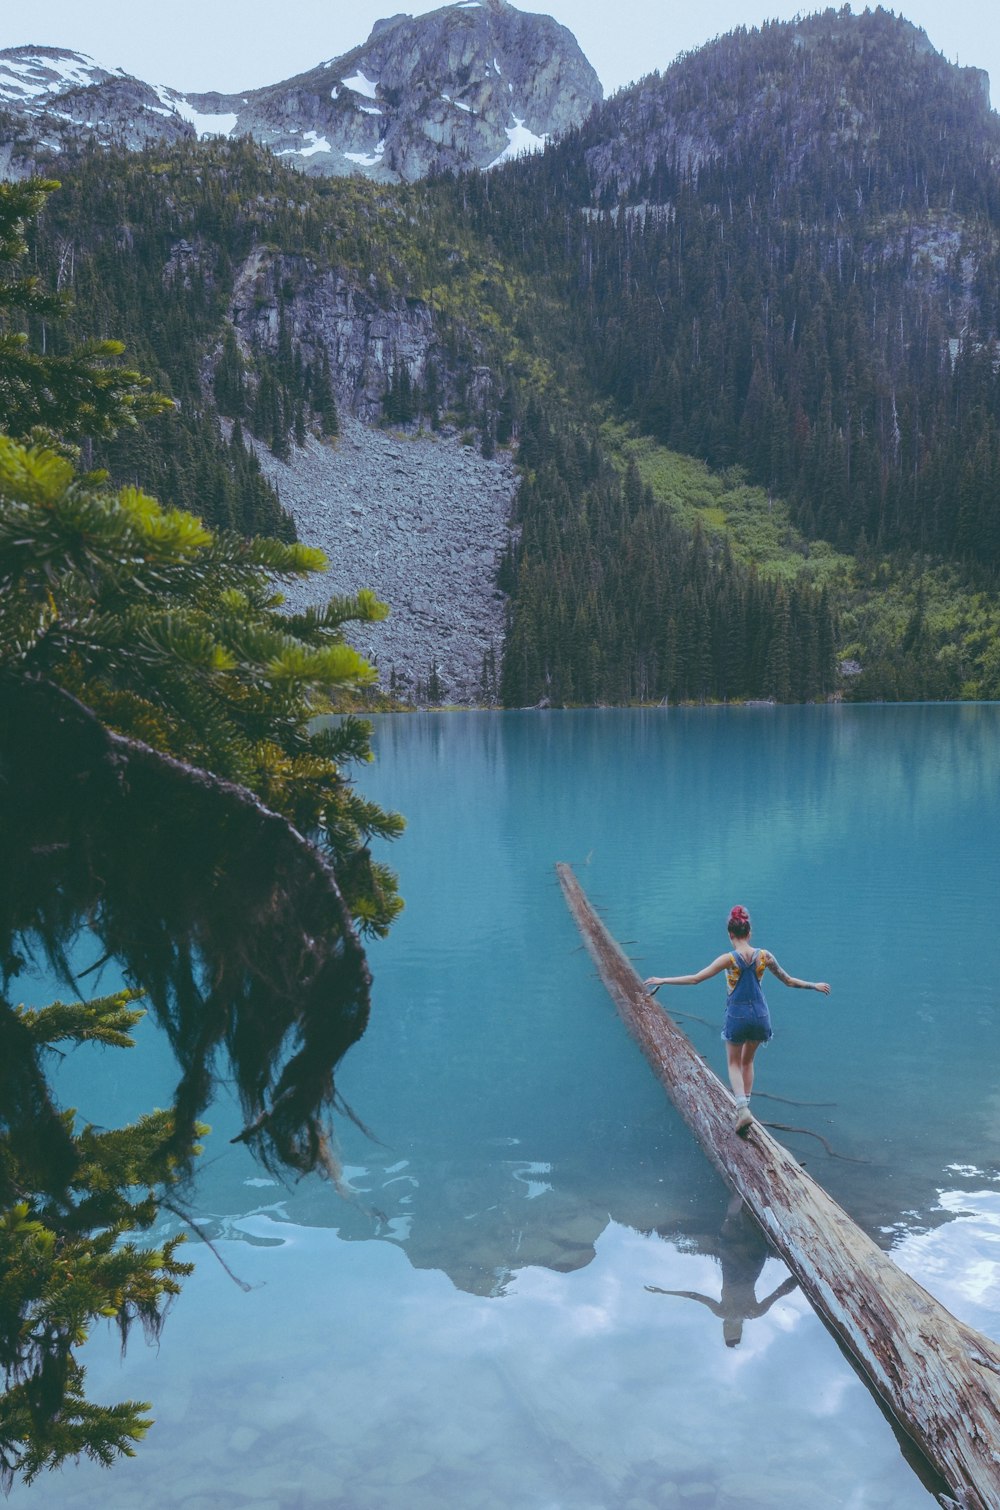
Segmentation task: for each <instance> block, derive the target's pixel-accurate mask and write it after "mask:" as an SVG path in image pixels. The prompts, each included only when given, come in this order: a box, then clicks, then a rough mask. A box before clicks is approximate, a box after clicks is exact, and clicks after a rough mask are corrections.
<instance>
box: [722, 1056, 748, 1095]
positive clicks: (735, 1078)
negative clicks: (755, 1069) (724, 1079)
mask: <svg viewBox="0 0 1000 1510" xmlns="http://www.w3.org/2000/svg"><path fill="white" fill-rule="evenodd" d="M748 1047H751V1045H748V1044H745V1043H727V1044H726V1068H727V1069H728V1071H729V1084H730V1085H731V1086H732V1088H733V1095H734V1096H745V1095H746V1094H747V1093H746V1091H745V1090H744V1089H743V1078H744V1077H743V1050H744V1049H745V1048H748ZM750 1078H751V1080H752V1079H753V1076H752V1075H751V1077H750Z"/></svg>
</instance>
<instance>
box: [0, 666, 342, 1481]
mask: <svg viewBox="0 0 1000 1510" xmlns="http://www.w3.org/2000/svg"><path fill="white" fill-rule="evenodd" d="M0 846H2V852H3V855H4V862H5V863H4V866H3V868H2V870H0V969H2V973H3V985H4V990H5V993H6V994H5V995H4V996H3V997H0V1368H2V1371H3V1379H4V1386H5V1393H4V1395H3V1396H2V1398H0V1477H2V1479H3V1481H4V1482H5V1483H6V1484H7V1485H8V1486H9V1484H10V1483H11V1482H12V1480H13V1478H14V1477H15V1476H16V1475H18V1474H21V1475H24V1476H25V1477H27V1478H30V1477H32V1476H34V1475H35V1474H36V1473H37V1472H39V1471H41V1470H42V1469H43V1468H45V1467H51V1466H55V1465H57V1464H58V1463H60V1462H62V1461H64V1460H65V1459H66V1458H67V1457H71V1456H75V1455H77V1454H80V1453H84V1454H87V1455H90V1456H92V1457H94V1458H96V1459H97V1460H99V1461H102V1462H110V1461H112V1460H113V1459H114V1458H115V1456H116V1455H118V1454H120V1453H123V1452H124V1453H130V1452H131V1451H132V1443H133V1442H134V1441H135V1440H137V1439H138V1438H139V1437H141V1436H142V1435H143V1433H144V1432H145V1430H146V1429H147V1428H148V1425H149V1421H148V1418H147V1417H146V1415H145V1412H146V1411H147V1410H148V1408H149V1407H148V1406H145V1405H143V1404H142V1403H140V1402H134V1401H130V1402H124V1403H123V1404H121V1405H118V1406H114V1407H98V1406H94V1405H92V1404H90V1403H89V1402H88V1401H87V1400H86V1398H85V1396H84V1393H83V1380H84V1371H83V1368H82V1367H81V1365H80V1364H79V1362H78V1360H77V1357H76V1351H77V1350H78V1349H79V1347H80V1346H81V1345H82V1343H83V1342H84V1341H85V1340H86V1335H87V1331H88V1327H89V1325H90V1324H91V1323H92V1322H93V1321H95V1320H96V1319H97V1318H98V1317H101V1316H106V1317H109V1318H112V1319H114V1320H115V1321H116V1323H117V1325H118V1327H119V1329H120V1332H121V1336H122V1342H123V1345H124V1342H125V1339H126V1338H127V1336H128V1333H129V1330H130V1328H131V1326H132V1325H133V1324H134V1323H135V1322H137V1321H138V1322H139V1323H140V1324H141V1325H142V1326H143V1328H144V1329H145V1330H146V1332H147V1334H156V1333H157V1332H158V1330H159V1328H160V1326H161V1325H162V1322H163V1317H164V1314H165V1310H166V1307H167V1306H168V1304H169V1302H170V1299H171V1298H172V1296H173V1295H174V1294H176V1293H177V1290H178V1288H179V1281H180V1279H181V1278H182V1277H183V1275H184V1273H185V1272H187V1270H188V1267H189V1266H187V1265H185V1264H182V1263H180V1262H179V1260H178V1259H177V1257H176V1254H175V1248H176V1246H177V1244H176V1241H174V1242H171V1243H168V1244H166V1245H165V1246H163V1247H161V1248H157V1249H151V1248H144V1247H143V1246H142V1245H141V1243H137V1242H136V1241H135V1235H136V1234H139V1233H141V1232H143V1231H146V1230H148V1229H149V1228H150V1227H151V1226H152V1225H153V1223H154V1221H155V1220H156V1216H157V1210H158V1198H160V1199H162V1197H163V1195H164V1193H165V1191H166V1190H167V1189H168V1188H169V1187H170V1186H172V1185H174V1184H176V1183H177V1181H179V1180H182V1179H183V1178H184V1177H185V1176H187V1175H188V1174H189V1173H190V1172H191V1169H192V1167H193V1164H194V1160H195V1157H196V1155H197V1152H198V1141H197V1140H198V1137H199V1134H200V1133H201V1132H202V1131H203V1130H204V1129H203V1128H202V1127H201V1125H200V1123H199V1120H198V1119H199V1116H200V1114H201V1113H202V1112H203V1111H204V1108H205V1107H206V1106H207V1104H208V1102H209V1099H210V1097H211V1094H212V1091H213V1087H214V1083H215V1077H216V1074H217V1073H225V1074H226V1075H227V1077H229V1078H231V1079H232V1080H233V1082H234V1083H235V1086H236V1089H237V1092H238V1095H239V1098H240V1103H241V1106H242V1110H243V1114H244V1118H245V1126H244V1129H243V1131H242V1133H241V1134H240V1135H239V1136H240V1138H241V1139H242V1140H243V1141H245V1142H247V1143H248V1144H250V1145H251V1146H252V1147H253V1149H254V1151H255V1152H256V1153H257V1155H258V1157H260V1158H261V1159H262V1160H263V1162H264V1163H265V1164H267V1165H268V1166H269V1167H271V1168H272V1169H277V1168H285V1169H288V1168H290V1169H293V1170H295V1171H300V1172H305V1171H308V1170H311V1169H315V1168H317V1167H319V1168H326V1169H327V1170H330V1171H332V1167H333V1159H332V1155H331V1151H330V1145H329V1139H328V1121H329V1116H330V1113H331V1111H332V1110H333V1108H334V1106H335V1104H336V1090H335V1085H334V1069H335V1067H336V1065H337V1063H338V1061H339V1060H340V1058H341V1057H342V1055H343V1054H344V1052H345V1051H346V1050H347V1048H349V1047H350V1045H351V1044H352V1043H354V1042H355V1041H356V1040H357V1039H358V1038H359V1037H360V1036H361V1034H362V1033H363V1032H364V1029H365V1026H366V1023H367V1019H368V1010H369V985H370V978H369V973H368V968H367V964H366V961H365V957H364V953H363V950H362V948H361V946H360V943H359V941H358V939H357V936H356V934H355V932H354V929H353V927H352V923H351V919H350V916H349V913H348V910H347V908H346V907H345V904H344V901H343V898H342V896H341V893H340V890H339V888H338V886H337V882H336V880H335V878H334V875H333V873H332V871H331V870H330V868H329V867H328V866H327V865H326V863H325V862H324V861H323V859H322V858H321V856H320V855H319V854H318V853H317V851H316V850H315V849H314V848H313V847H312V846H311V845H310V844H308V843H307V842H306V841H305V840H304V839H303V838H302V837H301V835H299V834H298V833H296V831H295V830H294V829H293V828H292V827H291V826H290V825H289V824H288V823H287V822H286V821H285V820H284V819H283V818H281V817H279V816H277V815H275V814H274V813H271V812H269V811H268V810H267V809H266V808H264V807H263V806H262V805H261V804H260V803H259V802H258V801H257V800H256V799H255V798H254V797H253V796H252V795H251V794H249V793H248V792H246V791H245V790H244V789H242V788H240V787H236V786H233V785H230V784H228V783H226V782H223V781H221V780H219V779H217V778H215V777H212V776H209V775H207V774H206V773H205V772H203V771H199V770H196V769H194V768H192V767H189V766H186V765H184V764H183V763H182V762H180V761H176V760H172V759H170V758H168V757H166V756H163V755H161V754H158V753H156V752H155V751H152V750H149V749H147V748H146V747H145V746H143V745H140V744H138V743H136V742H135V741H131V740H125V739H122V738H119V737H118V736H115V735H113V734H109V733H108V732H107V730H106V729H104V727H103V726H102V725H101V724H100V723H98V721H97V720H96V719H95V718H94V717H93V715H92V714H90V712H89V711H88V710H87V709H86V708H84V707H83V706H82V705H81V704H79V703H77V702H75V701H74V699H73V698H71V697H70V696H68V695H67V694H66V693H63V692H60V691H58V690H57V689H56V688H54V687H52V686H51V685H46V684H34V685H33V684H23V683H22V684H21V685H14V684H11V683H3V682H0ZM84 927H86V928H87V929H89V931H90V932H91V934H92V935H93V936H95V937H96V938H97V939H98V940H99V941H100V943H101V946H102V947H103V950H104V958H105V959H113V960H115V961H116V962H117V963H118V965H119V966H120V968H121V969H122V970H123V971H124V974H125V977H126V979H128V980H130V981H132V982H133V983H134V985H135V987H136V988H137V991H139V992H141V993H142V995H143V996H144V997H145V1001H146V1002H147V1003H148V1005H149V1007H150V1008H151V1009H152V1011H153V1012H154V1014H155V1015H156V1017H157V1019H158V1020H159V1021H160V1023H161V1024H162V1025H163V1027H164V1028H165V1030H166V1033H167V1035H168V1037H169V1040H170V1043H171V1046H172V1048H173V1051H174V1053H175V1055H176V1058H177V1061H178V1065H179V1069H180V1078H179V1081H178V1085H177V1089H176V1094H175V1099H174V1105H173V1107H172V1108H171V1109H170V1110H169V1111H167V1112H157V1113H154V1114H151V1115H150V1116H147V1117H144V1118H142V1119H140V1121H139V1122H137V1123H134V1124H132V1125H130V1126H128V1127H125V1128H120V1129H116V1130H113V1131H110V1132H105V1131H97V1130H95V1129H92V1128H79V1127H77V1126H75V1124H74V1119H73V1116H72V1114H71V1113H69V1112H66V1111H64V1110H63V1109H61V1108H60V1107H58V1106H57V1105H56V1103H55V1100H54V1098H53V1095H52V1093H51V1090H50V1087H49V1085H48V1082H47V1078H46V1073H45V1059H46V1055H47V1054H48V1053H50V1052H51V1046H52V1044H53V1043H54V1042H56V1041H59V1040H65V1041H70V1042H73V1041H82V1040H87V1039H89V1040H93V1041H97V1042H103V1043H106V1044H113V1045H118V1046H121V1047H123V1048H127V1047H128V1045H129V1043H130V1035H129V1029H130V1027H131V1026H133V1025H134V1023H135V1022H136V1020H137V1019H138V1017H139V1016H140V1015H141V1012H140V1011H138V1010H137V1009H136V1008H135V1007H134V1006H133V1005H132V999H133V997H134V994H135V993H131V992H126V993H121V994H119V995H117V996H115V997H108V998H102V999H99V1000H98V1001H96V1002H93V1003H90V1004H81V1003H79V1002H77V1003H75V1004H71V1005H69V1006H63V1005H61V1004H59V1005H58V1006H53V1007H51V1008H49V1009H46V1010H43V1011H41V1012H38V1013H27V1012H25V1011H23V1010H19V1009H18V1008H17V1007H16V1006H14V1005H13V1004H12V1001H11V999H10V998H11V996H12V990H11V982H12V981H13V980H15V979H16V977H17V975H18V974H19V972H20V971H21V970H22V969H23V968H24V967H25V964H26V962H27V961H28V960H36V961H39V962H44V963H45V964H46V965H47V966H48V968H49V969H50V970H51V971H53V972H54V973H55V974H56V975H57V976H58V977H59V978H61V979H62V980H64V981H65V982H66V983H67V986H69V987H70V988H71V990H72V991H73V992H74V994H76V993H78V991H79V986H78V983H77V981H76V980H75V979H74V974H73V969H72V966H71V963H70V953H71V950H72V946H73V943H74V940H75V939H76V938H77V937H78V936H79V934H80V932H81V930H82V929H83V928H84ZM126 1234H132V1236H131V1238H128V1239H127V1238H126Z"/></svg>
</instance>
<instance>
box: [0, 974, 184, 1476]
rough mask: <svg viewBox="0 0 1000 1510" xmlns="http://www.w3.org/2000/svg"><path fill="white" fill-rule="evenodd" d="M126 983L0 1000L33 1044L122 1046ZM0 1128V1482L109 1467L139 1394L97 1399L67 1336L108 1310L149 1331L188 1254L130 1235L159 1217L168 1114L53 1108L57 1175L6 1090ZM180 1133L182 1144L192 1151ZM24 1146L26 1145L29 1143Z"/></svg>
mask: <svg viewBox="0 0 1000 1510" xmlns="http://www.w3.org/2000/svg"><path fill="white" fill-rule="evenodd" d="M135 996H136V993H135V992H132V991H123V992H118V993H116V994H115V995H113V996H108V997H102V998H99V999H97V1000H94V1001H89V1002H79V1003H75V1004H73V1003H63V1002H54V1003H53V1004H52V1005H51V1006H49V1007H46V1008H43V1009H41V1010H39V1011H30V1012H29V1011H27V1010H26V1009H24V1008H23V1007H21V1008H16V1009H12V1008H11V1007H10V1005H9V1004H8V1003H6V1002H3V1001H2V1000H0V1011H2V1012H4V1013H5V1014H7V1015H8V1020H9V1022H10V1026H11V1027H13V1028H14V1029H15V1030H19V1035H20V1038H21V1039H22V1040H27V1042H28V1044H29V1045H30V1049H31V1051H33V1053H34V1054H35V1055H36V1056H37V1055H39V1054H44V1053H45V1051H46V1050H48V1049H49V1048H50V1047H51V1046H52V1045H54V1044H56V1043H62V1044H65V1043H67V1042H78V1043H84V1042H98V1043H103V1044H107V1045H113V1046H116V1047H122V1048H127V1047H130V1046H131V1045H132V1043H133V1039H132V1038H131V1036H130V1032H129V1030H130V1029H131V1028H132V1027H134V1026H135V1024H136V1022H137V1021H138V1020H139V1018H141V1017H142V1015H143V1013H142V1012H141V1011H137V1010H135V1008H134V1007H133V1006H132V1005H131V1003H132V1002H133V1001H134V999H135ZM4 1109H5V1113H6V1115H5V1118H4V1124H5V1125H4V1127H3V1129H2V1130H0V1191H2V1192H3V1206H2V1209H0V1377H2V1380H3V1384H4V1393H3V1394H2V1395H0V1485H2V1487H3V1488H4V1489H5V1490H7V1491H9V1489H10V1487H11V1485H12V1483H13V1481H14V1479H15V1477H19V1476H20V1477H23V1478H24V1480H25V1482H27V1483H31V1481H32V1480H33V1479H34V1478H36V1477H37V1476H38V1474H39V1473H41V1472H42V1471H43V1470H45V1469H50V1468H57V1467H59V1466H60V1465H61V1464H62V1463H64V1462H65V1461H66V1460H67V1459H68V1458H76V1457H79V1456H80V1455H85V1456H87V1457H89V1458H92V1459H93V1460H94V1461H95V1462H98V1463H101V1464H104V1465H105V1466H107V1465H109V1464H110V1463H111V1462H113V1461H114V1459H115V1458H116V1457H118V1456H120V1455H126V1456H129V1457H131V1456H132V1455H133V1453H134V1444H135V1443H136V1442H138V1441H140V1440H141V1439H142V1437H143V1436H144V1435H145V1433H146V1431H147V1430H148V1429H149V1426H150V1425H151V1424H152V1423H151V1421H150V1419H149V1417H148V1411H149V1409H150V1407H149V1405H148V1404H145V1403H143V1402H141V1401H135V1400H126V1401H123V1402H121V1403H120V1404H118V1405H111V1406H108V1405H96V1404H94V1403H93V1402H92V1401H89V1400H88V1399H87V1398H86V1396H85V1394H84V1382H85V1373H86V1371H85V1368H84V1366H83V1364H82V1363H81V1362H80V1359H79V1356H78V1353H79V1348H80V1346H81V1344H82V1342H83V1340H84V1339H85V1338H86V1336H87V1334H88V1332H89V1330H90V1328H91V1327H92V1326H93V1325H94V1324H95V1323H96V1322H97V1321H99V1320H101V1319H107V1320H110V1321H112V1322H113V1323H114V1324H115V1325H116V1326H117V1328H118V1330H119V1333H120V1335H121V1338H122V1343H123V1344H124V1342H125V1341H126V1339H127V1338H128V1335H129V1332H130V1331H131V1329H132V1327H133V1326H134V1325H135V1324H136V1323H137V1322H138V1323H139V1324H140V1325H141V1326H142V1328H143V1330H144V1331H145V1332H146V1334H147V1335H148V1336H155V1335H157V1334H158V1332H159V1329H160V1327H161V1325H162V1323H163V1319H164V1315H165V1310H166V1307H167V1306H168V1305H169V1302H170V1300H171V1299H172V1298H173V1296H175V1295H176V1294H177V1293H178V1292H179V1289H180V1281H181V1279H182V1278H183V1277H184V1276H185V1275H186V1274H189V1273H190V1272H191V1265H190V1264H187V1263H183V1262H181V1260H180V1259H179V1258H178V1256H177V1249H178V1246H179V1244H180V1242H181V1240H182V1239H181V1238H179V1237H175V1238H171V1239H170V1240H168V1241H167V1242H166V1243H164V1244H162V1245H161V1246H159V1247H154V1248H148V1247H143V1246H142V1245H141V1243H140V1242H137V1241H136V1238H137V1237H138V1236H139V1235H140V1234H142V1233H146V1232H148V1231H149V1229H150V1228H151V1227H152V1226H153V1224H154V1222H155V1221H156V1220H157V1218H158V1216H159V1209H160V1208H159V1199H160V1198H161V1197H162V1193H163V1191H164V1190H166V1189H169V1188H170V1187H171V1186H172V1185H174V1184H175V1183H176V1180H177V1177H178V1163H177V1160H176V1159H175V1158H174V1157H172V1155H171V1154H170V1152H169V1151H168V1150H169V1149H170V1147H171V1145H172V1142H173V1133H174V1126H173V1117H172V1114H171V1113H170V1112H155V1113H152V1114H151V1115H149V1116H147V1117H143V1118H142V1119H141V1120H140V1121H139V1122H136V1123H132V1124H130V1125H128V1126H126V1127H121V1128H116V1129H114V1130H111V1131H108V1130H99V1129H97V1128H93V1127H88V1126H84V1127H80V1128H77V1127H76V1126H75V1125H74V1124H75V1117H74V1113H73V1112H72V1111H66V1112H63V1113H60V1114H58V1115H59V1120H60V1121H61V1124H62V1132H63V1137H64V1141H65V1145H66V1150H67V1152H68V1154H69V1160H70V1165H69V1168H68V1170H67V1173H66V1177H64V1178H62V1179H60V1178H56V1179H54V1180H53V1178H52V1175H53V1168H52V1165H51V1163H50V1164H46V1163H45V1161H44V1160H41V1161H40V1160H39V1159H38V1158H37V1156H36V1157H32V1156H31V1154H29V1152H28V1150H27V1148H26V1146H25V1145H26V1134H27V1133H28V1129H26V1128H25V1127H24V1126H23V1125H19V1123H18V1119H17V1118H16V1116H15V1117H13V1118H12V1117H11V1106H10V1102H9V1101H5V1107H4ZM197 1151H198V1150H197V1145H196V1144H195V1145H192V1147H191V1148H190V1150H189V1153H190V1154H194V1153H195V1152H197ZM32 1152H35V1153H36V1152H37V1151H36V1150H32Z"/></svg>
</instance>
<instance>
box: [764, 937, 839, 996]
mask: <svg viewBox="0 0 1000 1510" xmlns="http://www.w3.org/2000/svg"><path fill="white" fill-rule="evenodd" d="M764 959H765V961H766V962H767V968H768V969H769V970H770V971H771V974H772V975H776V976H777V977H778V979H779V980H780V981H781V983H782V985H785V986H795V987H796V988H797V989H798V990H799V991H822V993H823V995H824V996H829V994H830V987H829V986H828V985H827V983H826V981H825V980H796V979H795V976H794V975H789V974H788V972H787V970H782V968H781V966H780V965H779V964H778V961H777V960H776V959H775V957H774V955H773V954H769V953H768V951H767V950H766V949H765V950H764Z"/></svg>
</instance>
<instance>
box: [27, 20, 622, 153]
mask: <svg viewBox="0 0 1000 1510" xmlns="http://www.w3.org/2000/svg"><path fill="white" fill-rule="evenodd" d="M81 91H86V98H84V99H81V98H80V97H79V96H80V92H81ZM601 97H602V91H601V86H600V83H599V81H598V78H597V75H596V74H595V72H594V70H593V68H592V67H591V66H590V64H589V63H588V61H587V59H586V58H585V57H584V55H583V53H582V52H581V50H580V47H579V45H578V43H577V42H576V39H575V38H574V37H573V35H572V33H571V32H570V31H568V30H567V28H566V27H564V26H561V25H560V24H559V23H558V22H556V21H554V20H553V19H552V18H551V17H550V16H544V15H531V14H528V13H527V12H524V11H519V10H517V9H515V7H514V6H513V5H510V4H509V3H508V0H456V3H454V4H451V5H445V6H442V7H441V8H440V9H439V10H435V11H431V12H429V13H428V14H426V15H421V16H410V15H407V14H404V13H400V14H397V15H394V16H390V17H387V18H385V19H384V20H381V21H378V22H377V23H376V24H375V26H374V27H373V28H372V31H371V35H370V36H369V37H368V39H367V41H366V42H363V43H361V44H359V45H358V46H357V47H354V48H352V49H351V50H350V51H349V52H347V53H344V54H343V55H342V56H340V57H337V58H331V59H329V60H327V61H326V62H323V63H319V64H317V65H316V67H315V68H312V69H309V70H307V71H306V72H305V73H302V74H299V75H297V76H296V77H294V78H291V79H286V80H283V81H282V82H280V83H277V84H272V85H268V86H266V87H265V88H262V89H255V90H250V91H248V92H246V93H244V94H222V93H218V92H207V93H198V94H184V93H182V92H181V91H179V90H176V89H171V88H169V87H166V86H162V85H150V84H146V83H143V82H142V81H140V80H137V79H132V78H130V77H129V76H128V75H127V74H125V73H124V72H123V71H122V70H121V69H115V70H110V69H105V68H102V67H101V66H100V65H99V64H97V63H95V62H94V60H93V59H92V58H88V57H86V56H85V55H84V54H81V53H73V52H68V51H62V50H60V49H57V48H38V47H16V48H9V49H7V50H6V51H3V52H0V109H4V110H6V111H7V113H8V114H9V115H10V116H11V117H13V119H14V121H15V125H16V127H17V128H19V129H18V130H17V132H16V135H19V136H21V137H22V138H23V137H24V136H25V135H27V136H28V137H29V138H30V139H31V140H32V141H33V142H34V143H36V144H37V145H39V146H42V147H44V148H47V149H48V150H50V151H51V150H59V148H60V146H61V145H63V144H65V143H66V142H67V141H68V140H71V139H72V140H77V141H78V140H80V139H85V138H90V139H96V140H97V141H99V142H102V143H105V144H108V143H111V142H119V143H122V144H124V145H125V146H128V147H138V146H142V145H144V144H145V143H146V142H147V141H149V140H151V139H167V140H172V139H176V138H177V137H180V136H193V135H198V136H242V135H246V134H249V135H251V136H253V137H254V138H255V139H256V140H257V141H259V142H261V143H262V144H263V145H265V146H268V147H270V148H271V150H272V151H273V152H275V154H276V155H277V156H279V157H282V158H283V159H285V160H286V161H287V162H288V164H289V165H290V166H293V167H297V168H300V169H302V170H303V171H305V172H307V173H310V174H324V175H343V174H353V173H363V174H366V175H368V176H370V177H373V178H378V179H381V180H384V181H398V180H412V179H416V178H420V177H423V176H424V175H426V174H427V173H429V172H433V171H441V170H446V169H462V168H474V167H475V168H489V167H492V166H495V165H496V164H498V163H501V162H504V161H505V160H507V159H508V158H510V157H513V156H517V155H518V154H520V153H521V152H525V151H531V150H535V149H537V148H539V147H541V146H543V145H544V144H545V142H546V141H548V140H550V139H551V138H553V137H554V136H557V135H559V134H560V133H562V132H563V131H565V130H566V129H567V128H569V127H571V126H574V125H578V124H579V123H580V122H581V121H583V120H584V119H585V117H586V116H587V115H588V114H589V112H590V110H591V109H592V107H593V106H594V105H595V104H597V103H598V102H599V101H600V99H601ZM3 150H4V146H3V139H2V136H0V169H2V168H4V167H5V166H6V167H8V169H10V168H11V166H12V165H11V164H10V162H9V161H8V163H7V164H6V165H5V164H4V161H3ZM29 150H30V149H29ZM6 155H7V158H8V160H9V159H11V157H12V156H13V147H12V142H11V140H10V139H9V138H8V142H7V154H6Z"/></svg>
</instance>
